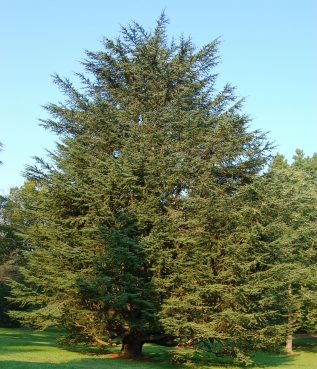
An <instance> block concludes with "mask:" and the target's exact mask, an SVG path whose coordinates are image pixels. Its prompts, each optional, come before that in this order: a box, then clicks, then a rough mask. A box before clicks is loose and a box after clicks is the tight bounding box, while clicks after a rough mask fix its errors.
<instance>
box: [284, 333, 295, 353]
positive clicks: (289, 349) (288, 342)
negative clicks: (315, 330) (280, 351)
mask: <svg viewBox="0 0 317 369" xmlns="http://www.w3.org/2000/svg"><path fill="white" fill-rule="evenodd" d="M285 350H286V353H287V354H291V353H292V352H293V335H292V334H289V335H288V336H287V340H286V348H285Z"/></svg>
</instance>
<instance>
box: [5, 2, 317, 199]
mask: <svg viewBox="0 0 317 369" xmlns="http://www.w3.org/2000/svg"><path fill="white" fill-rule="evenodd" d="M164 8H165V10H166V14H167V16H168V17H169V18H170V26H169V28H168V30H169V35H170V36H171V37H172V36H174V37H175V38H178V37H179V36H180V35H181V34H184V35H185V36H191V37H192V39H193V42H194V43H195V44H196V45H197V46H198V47H201V46H203V45H205V44H206V43H208V42H210V41H212V40H214V39H215V38H217V37H221V39H222V45H221V47H220V55H221V59H222V62H221V64H219V65H218V66H217V67H216V69H215V70H214V72H215V73H219V78H218V87H219V89H220V88H221V87H222V86H223V85H224V84H225V83H226V82H229V83H231V84H233V85H234V86H237V93H238V95H239V96H244V97H246V98H247V100H246V103H245V107H244V111H245V112H246V113H248V114H250V115H251V116H252V117H253V122H252V125H251V127H250V129H256V128H260V129H262V130H263V131H270V133H269V135H268V137H269V139H270V140H271V141H275V143H276V144H277V145H278V148H277V150H278V151H279V152H280V153H282V154H284V155H285V156H286V157H287V158H288V159H289V160H291V158H292V155H293V154H294V151H295V149H296V148H300V149H302V150H304V152H305V153H306V154H307V155H309V156H311V155H312V154H313V153H314V152H317V113H316V111H317V109H316V108H317V103H316V101H317V89H316V86H317V72H316V66H317V42H316V41H317V21H316V19H317V1H316V0H164V1H162V0H112V1H110V0H0V34H1V41H0V45H1V48H0V53H1V68H0V112H1V115H0V142H2V143H3V144H4V147H3V151H2V152H1V153H0V160H1V161H2V162H3V165H1V166H0V194H1V193H4V194H5V193H7V192H8V191H9V189H10V187H13V186H21V185H22V184H23V181H24V180H23V177H22V176H21V172H22V171H23V170H24V167H25V165H26V164H32V163H33V162H34V161H33V159H32V156H40V157H45V150H44V149H45V148H47V149H50V150H52V149H54V142H55V140H56V137H55V136H54V135H53V134H52V133H50V132H47V131H45V130H44V129H43V128H42V127H40V126H39V125H38V123H39V122H38V118H45V117H47V115H46V113H45V111H44V110H43V108H42V107H41V106H42V105H45V104H46V103H48V102H52V103H57V102H58V101H63V99H64V98H63V95H62V94H61V93H60V91H59V90H58V89H57V87H56V86H55V85H54V84H53V83H52V79H51V77H50V76H51V74H53V73H55V72H56V73H58V74H59V75H61V76H62V77H69V78H70V79H73V72H75V71H82V67H81V65H80V64H79V63H78V62H79V61H80V60H83V59H84V58H85V52H84V50H85V49H88V50H91V51H98V50H101V49H102V45H101V43H100V40H101V38H102V36H105V37H107V38H115V37H116V36H118V34H119V31H120V24H121V25H123V26H126V25H128V23H129V22H130V21H131V20H136V21H137V22H139V23H140V24H142V25H143V26H144V27H145V28H146V29H150V28H151V29H153V28H154V27H155V25H156V20H157V18H158V17H159V15H160V13H161V11H162V10H163V9H164ZM74 80H75V78H74Z"/></svg>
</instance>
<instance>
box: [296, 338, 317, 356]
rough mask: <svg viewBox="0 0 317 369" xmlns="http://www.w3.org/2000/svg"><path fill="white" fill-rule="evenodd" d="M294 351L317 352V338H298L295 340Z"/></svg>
mask: <svg viewBox="0 0 317 369" xmlns="http://www.w3.org/2000/svg"><path fill="white" fill-rule="evenodd" d="M293 348H294V351H295V352H296V350H300V351H304V352H313V353H317V338H296V339H294V341H293Z"/></svg>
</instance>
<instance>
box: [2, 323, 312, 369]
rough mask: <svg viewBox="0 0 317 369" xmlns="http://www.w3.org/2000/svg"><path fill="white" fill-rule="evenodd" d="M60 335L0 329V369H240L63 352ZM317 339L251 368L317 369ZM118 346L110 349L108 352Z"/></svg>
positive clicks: (151, 352) (152, 350)
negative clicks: (59, 340) (59, 342)
mask: <svg viewBox="0 0 317 369" xmlns="http://www.w3.org/2000/svg"><path fill="white" fill-rule="evenodd" d="M59 336H60V332H58V331H57V330H55V329H48V330H46V331H43V332H39V331H32V330H26V329H3V328H2V329H0V369H42V368H43V369H57V368H58V369H101V368H102V369H105V368H107V369H130V368H131V369H134V368H135V369H137V368H138V369H154V368H160V369H172V368H173V369H185V368H186V369H189V368H199V369H220V368H221V367H223V368H226V369H233V368H241V367H238V366H234V365H233V364H232V363H230V360H228V359H227V360H221V359H216V358H212V359H209V360H207V359H206V360H203V361H202V360H198V359H196V360H193V361H192V362H191V363H187V364H182V365H172V364H165V363H160V362H155V361H153V362H136V361H132V360H122V359H114V358H111V357H110V351H109V352H108V353H107V352H103V353H100V352H99V353H97V352H96V350H94V349H93V348H84V347H80V346H77V347H76V348H75V347H74V348H73V351H69V350H65V349H63V348H62V347H61V346H59V345H58V344H57V343H56V341H55V340H56V338H58V337H59ZM316 343H317V340H314V339H296V340H294V354H293V355H269V354H263V353H258V354H257V355H256V356H255V358H254V362H255V364H254V366H252V368H253V369H259V368H266V369H277V368H279V369H314V368H316V367H317V346H316ZM119 349H120V347H119V346H117V347H113V348H110V350H111V352H112V353H116V352H119ZM166 352H167V349H165V348H162V347H160V346H156V345H145V346H144V349H143V354H144V355H146V356H149V357H150V358H152V359H160V358H162V357H164V356H165V355H166Z"/></svg>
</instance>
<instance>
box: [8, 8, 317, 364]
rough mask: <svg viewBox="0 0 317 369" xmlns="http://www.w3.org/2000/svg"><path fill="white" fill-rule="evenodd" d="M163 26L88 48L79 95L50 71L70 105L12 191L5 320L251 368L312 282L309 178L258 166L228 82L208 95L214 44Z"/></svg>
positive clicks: (59, 110)
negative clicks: (15, 236) (188, 351)
mask: <svg viewBox="0 0 317 369" xmlns="http://www.w3.org/2000/svg"><path fill="white" fill-rule="evenodd" d="M166 23H167V21H166V18H165V16H164V15H162V17H161V18H160V19H159V21H158V24H157V27H156V28H155V30H154V32H153V33H147V32H146V31H145V30H144V29H143V28H142V27H141V26H140V25H138V24H136V23H134V24H132V25H131V26H129V27H127V28H122V32H121V37H120V38H118V39H116V40H115V41H112V40H108V39H105V40H104V47H105V50H104V51H102V52H97V53H93V52H87V58H88V59H87V60H86V61H85V62H84V63H83V64H84V65H85V67H86V70H87V72H88V73H89V74H90V75H91V76H92V79H89V78H87V77H86V76H84V75H82V74H80V75H79V77H80V79H81V81H82V86H83V90H82V92H81V91H80V90H78V89H75V88H74V86H73V85H72V84H71V83H70V82H69V81H68V80H63V79H61V78H60V77H59V76H57V75H56V76H55V78H54V81H55V83H56V84H57V85H58V86H59V87H60V88H61V89H62V91H63V92H64V93H65V95H66V96H67V100H66V102H65V103H64V104H59V105H56V104H48V105H47V106H46V109H47V111H48V112H49V113H50V114H51V117H52V119H48V120H44V121H42V124H43V125H44V127H45V128H46V129H50V130H52V131H53V132H55V133H56V134H58V135H59V137H60V140H61V142H60V143H59V144H58V145H57V149H56V151H55V152H53V153H50V158H51V162H50V163H49V164H48V163H45V162H43V160H41V159H38V166H34V167H29V168H28V170H27V178H28V179H29V180H30V181H31V182H28V183H27V185H26V186H24V187H23V188H22V189H21V190H20V191H17V192H16V193H15V194H14V196H13V197H14V198H16V199H17V203H18V204H20V205H19V206H18V209H19V210H18V211H17V213H18V214H19V217H20V218H19V219H21V221H20V222H18V223H19V227H20V232H21V233H23V235H24V239H25V242H26V244H27V245H28V248H29V250H31V251H32V252H28V253H27V256H26V257H27V258H28V260H27V264H26V265H25V266H24V267H21V272H22V274H23V277H24V282H23V283H21V282H17V281H12V288H13V294H14V299H13V300H14V301H15V302H19V303H21V304H22V305H26V306H27V307H28V311H27V312H22V313H21V312H12V313H11V316H13V317H15V318H17V319H19V320H20V321H21V322H22V323H27V324H32V325H33V326H35V327H39V328H44V327H47V326H50V325H55V326H63V327H65V328H66V329H67V331H68V333H69V334H68V340H69V341H71V340H73V341H86V342H97V343H99V344H101V343H106V342H105V341H108V342H111V340H114V339H116V337H121V339H122V342H123V346H122V350H123V353H124V354H126V355H131V356H137V355H139V354H140V353H141V349H142V345H143V344H144V343H145V342H156V343H158V344H169V345H179V346H194V347H196V348H197V349H199V350H207V351H214V352H216V353H217V354H219V355H230V356H233V357H235V358H237V360H240V361H246V360H247V356H248V355H249V354H250V353H252V352H253V351H255V350H259V349H262V350H269V351H275V350H278V349H279V344H280V342H282V341H283V340H285V338H286V335H287V333H288V332H289V331H290V330H291V329H293V328H292V325H291V324H290V322H289V320H288V319H287V318H288V316H289V314H290V311H289V309H288V308H286V306H288V305H286V304H288V299H291V298H292V297H291V295H290V294H289V293H288V292H287V291H288V286H289V284H290V283H293V287H292V289H293V291H294V292H295V289H296V293H298V294H301V295H303V296H304V295H306V292H307V291H310V287H311V286H313V285H314V283H315V282H314V278H313V273H314V266H311V268H310V264H309V258H310V257H311V258H315V249H314V242H315V241H316V229H315V228H314V227H316V223H315V219H316V218H315V214H316V201H315V200H316V189H315V187H316V186H315V182H314V181H313V180H312V179H311V177H309V174H307V175H306V176H305V175H303V176H301V174H302V173H303V172H296V171H292V170H290V169H289V168H286V169H285V170H284V169H276V170H275V169H272V170H271V171H270V172H269V173H268V174H266V175H260V173H261V171H262V170H263V169H264V168H265V166H266V165H267V164H268V161H269V159H270V156H269V155H270V144H269V143H268V142H267V140H266V137H265V134H263V133H262V132H260V131H253V132H250V131H248V123H249V118H248V116H246V115H244V114H242V113H241V112H240V108H241V101H239V100H237V98H236V96H235V94H234V88H232V87H231V86H230V85H226V86H225V87H224V89H223V90H222V91H220V92H216V91H215V90H214V86H215V79H216V75H213V74H211V70H212V68H213V67H215V66H216V64H217V61H218V56H217V48H218V41H217V40H216V41H213V42H211V43H210V44H208V45H206V46H205V47H203V48H202V49H200V50H196V49H195V47H194V46H193V44H192V42H191V40H188V39H184V38H181V39H180V41H179V43H178V44H176V43H175V42H174V41H173V42H171V43H169V42H168V40H167V36H166V29H165V27H166ZM282 161H283V160H282ZM298 173H300V174H298ZM298 175H299V177H300V178H298ZM298 188H300V191H299V192H298V191H297V189H298ZM26 194H27V196H26ZM283 196H287V199H288V200H289V203H286V202H284V201H283V198H284V197H283ZM21 199H22V200H21ZM23 199H24V200H23ZM295 212H296V214H297V215H298V222H296V221H294V213H295ZM284 213H285V214H284ZM22 220H23V221H22ZM299 243H300V246H299ZM297 256H300V258H299V259H297ZM312 260H314V259H312ZM295 261H296V262H295ZM297 261H298V262H297ZM299 268H305V272H304V273H303V278H304V279H299V278H297V274H298V273H299ZM306 268H307V272H306ZM308 271H310V272H308ZM309 273H311V274H309ZM309 275H310V276H311V279H309V278H310V277H309ZM296 278H297V279H296ZM304 281H305V283H306V282H307V283H308V284H307V286H308V287H307V291H306V290H305V291H304V289H305V286H306V284H304ZM308 281H309V282H308ZM309 283H310V284H309ZM295 286H296V287H295ZM304 292H305V293H304ZM309 293H310V292H309ZM313 300H314V296H312V297H311V301H313ZM301 307H302V305H301ZM301 307H297V305H296V306H295V304H293V303H292V305H291V309H293V308H294V309H295V310H296V311H297V310H298V309H301ZM291 313H292V314H293V310H292V311H291Z"/></svg>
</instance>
